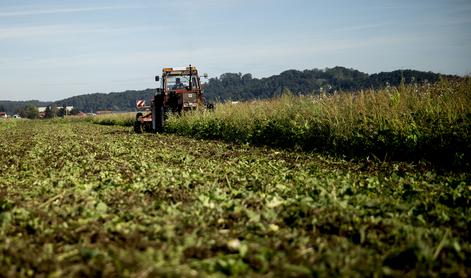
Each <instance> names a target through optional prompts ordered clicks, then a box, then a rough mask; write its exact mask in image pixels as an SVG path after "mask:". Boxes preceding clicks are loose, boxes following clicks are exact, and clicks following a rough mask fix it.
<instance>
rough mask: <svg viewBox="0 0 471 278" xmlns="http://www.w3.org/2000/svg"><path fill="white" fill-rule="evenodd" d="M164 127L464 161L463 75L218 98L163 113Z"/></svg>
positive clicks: (469, 105) (468, 89)
mask: <svg viewBox="0 0 471 278" xmlns="http://www.w3.org/2000/svg"><path fill="white" fill-rule="evenodd" d="M166 131H167V132H173V133H178V134H183V135H190V136H195V137H199V138H210V139H223V140H226V141H233V142H239V143H251V144H257V145H260V144H262V145H269V146H275V147H282V148H286V147H288V148H302V149H305V150H317V151H325V152H330V153H335V154H341V155H346V156H376V157H377V158H379V159H388V158H391V159H400V160H420V159H427V160H431V161H434V162H440V163H445V164H449V165H455V166H456V165H466V164H469V162H470V156H471V154H470V149H471V79H469V78H466V79H464V80H461V81H447V80H442V81H440V82H439V83H437V84H434V85H427V86H417V85H401V86H399V87H397V88H386V89H384V90H366V91H360V92H356V93H353V94H352V93H338V94H335V95H331V96H319V97H296V96H292V95H290V94H286V95H283V96H282V97H280V98H277V99H272V100H266V101H256V102H244V103H239V104H237V105H232V104H221V105H218V106H217V108H216V111H214V112H207V111H205V112H195V113H188V114H185V115H183V116H178V117H177V116H173V117H170V119H169V120H168V121H167V124H166Z"/></svg>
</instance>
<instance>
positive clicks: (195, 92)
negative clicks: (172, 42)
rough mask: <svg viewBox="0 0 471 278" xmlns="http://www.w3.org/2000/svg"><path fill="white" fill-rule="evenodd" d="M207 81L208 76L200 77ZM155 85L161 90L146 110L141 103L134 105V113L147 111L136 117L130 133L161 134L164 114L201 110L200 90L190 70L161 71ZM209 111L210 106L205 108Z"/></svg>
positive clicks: (168, 69) (199, 84)
mask: <svg viewBox="0 0 471 278" xmlns="http://www.w3.org/2000/svg"><path fill="white" fill-rule="evenodd" d="M204 77H205V78H207V77H208V75H207V74H204ZM155 81H156V82H159V81H161V87H160V88H157V92H156V93H155V95H154V98H153V100H152V103H151V105H150V106H146V105H145V101H143V100H138V101H137V102H136V106H137V109H139V110H144V111H147V113H142V112H139V113H137V114H136V121H135V122H134V131H135V132H137V133H141V132H142V130H144V131H146V132H161V131H162V130H163V127H164V123H165V118H166V116H165V115H166V113H168V112H172V113H179V114H180V113H181V112H182V111H189V110H194V109H197V108H198V107H204V105H205V99H204V97H203V88H202V86H201V80H200V76H199V75H198V70H197V69H196V67H194V66H191V65H190V66H189V67H183V68H164V69H163V70H162V78H161V79H160V77H159V76H156V77H155ZM208 107H209V108H211V107H212V105H208Z"/></svg>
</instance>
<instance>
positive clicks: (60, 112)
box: [57, 105, 67, 117]
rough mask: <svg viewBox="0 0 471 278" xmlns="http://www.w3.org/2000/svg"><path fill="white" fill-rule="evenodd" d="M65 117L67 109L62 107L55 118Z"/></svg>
mask: <svg viewBox="0 0 471 278" xmlns="http://www.w3.org/2000/svg"><path fill="white" fill-rule="evenodd" d="M65 115H67V107H66V106H65V105H64V106H63V107H61V108H58V110H57V116H58V117H65Z"/></svg>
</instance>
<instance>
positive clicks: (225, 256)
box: [0, 107, 471, 277]
mask: <svg viewBox="0 0 471 278" xmlns="http://www.w3.org/2000/svg"><path fill="white" fill-rule="evenodd" d="M468 108H469V107H468ZM217 113H221V112H217ZM217 113H216V114H215V115H213V116H212V117H215V116H217V115H219V114H217ZM447 115H448V114H447ZM180 120H181V121H182V122H174V123H173V124H174V127H175V126H177V124H183V120H184V119H180ZM449 120H450V121H454V120H455V119H453V118H451V119H449ZM174 121H178V119H175V120H174ZM465 124H469V121H467V120H465ZM241 127H243V125H241ZM131 129H132V128H130V127H122V126H104V125H94V124H92V123H89V122H79V121H76V122H74V121H0V157H1V158H2V163H1V164H0V270H1V274H0V276H10V277H21V276H25V277H26V276H50V277H78V276H113V277H116V276H118V277H119V276H123V277H127V276H133V277H134V276H135V277H156V276H175V277H193V276H209V275H214V276H224V275H232V276H256V277H257V276H260V277H262V276H263V277H275V276H277V277H280V276H281V277H312V276H321V277H332V276H345V277H355V276H358V277H364V276H404V275H406V276H410V277H413V276H432V277H442V276H461V277H466V276H469V274H470V273H471V267H470V266H471V262H470V258H471V238H470V232H469V228H470V223H471V206H470V205H471V202H470V197H471V193H470V192H471V182H470V181H471V179H470V178H471V174H470V173H469V172H466V171H462V170H459V169H460V168H457V169H455V170H453V171H449V170H443V169H441V170H440V168H436V167H432V166H433V165H431V164H430V163H429V162H420V160H418V161H415V162H381V161H383V159H373V157H370V158H368V159H367V158H366V156H365V157H364V158H363V159H356V160H349V159H347V160H345V159H341V158H338V157H339V156H337V158H334V157H332V156H329V155H328V154H325V153H324V154H320V153H314V152H306V151H303V150H302V148H297V147H294V148H284V147H283V146H282V145H275V146H276V147H278V148H277V149H274V148H271V147H265V146H263V145H266V144H264V142H261V143H262V144H247V143H254V142H251V141H250V140H249V141H248V142H240V141H238V142H237V143H231V142H230V140H228V138H219V139H224V140H225V141H213V140H202V139H194V138H191V137H185V136H180V135H172V134H141V135H136V134H133V133H132V130H131ZM242 129H243V128H242ZM193 130H197V129H193ZM199 137H201V138H202V137H205V136H202V135H201V136H199ZM206 137H210V136H206ZM215 137H216V138H217V136H215ZM279 138H281V136H279ZM417 142H419V141H417ZM467 143H469V142H467ZM254 145H257V146H258V147H256V146H254ZM280 147H281V148H280ZM340 157H341V156H340ZM460 161H462V160H460Z"/></svg>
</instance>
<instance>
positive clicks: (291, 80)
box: [0, 67, 459, 114]
mask: <svg viewBox="0 0 471 278" xmlns="http://www.w3.org/2000/svg"><path fill="white" fill-rule="evenodd" d="M440 77H444V78H459V77H458V76H451V75H440V74H437V73H433V72H423V71H415V70H396V71H392V72H381V73H375V74H371V75H369V74H367V73H363V72H360V71H358V70H355V69H348V68H345V67H334V68H327V69H313V70H304V71H298V70H287V71H284V72H282V73H281V74H279V75H274V76H271V77H267V78H261V79H259V78H253V77H252V75H251V74H250V73H247V74H242V73H225V74H222V75H221V76H220V77H215V78H211V79H209V82H208V83H207V84H206V87H205V95H206V98H207V99H208V100H209V101H215V100H217V101H227V100H250V99H265V98H271V97H274V96H278V95H281V94H282V92H283V91H284V90H286V89H289V90H290V91H291V92H292V93H293V94H295V95H298V94H304V95H306V94H320V93H321V92H325V93H332V92H335V91H354V90H360V89H368V88H375V89H377V88H382V87H385V86H398V85H399V84H400V83H401V80H403V81H404V83H418V84H423V83H425V82H430V83H434V82H436V81H437V80H438V79H439V78H440ZM156 86H157V84H156ZM154 92H155V89H146V90H141V91H125V92H120V93H109V94H102V93H95V94H87V95H80V96H74V97H71V98H67V99H63V100H59V101H56V102H54V105H56V106H58V107H62V106H64V105H67V106H74V107H75V108H77V109H78V110H80V111H83V112H95V111H99V110H113V111H134V110H135V103H136V100H137V99H146V100H149V99H151V97H152V96H153V94H154ZM26 104H33V105H37V106H45V105H49V104H50V103H48V102H37V101H32V102H31V101H30V102H12V101H8V102H6V101H0V109H1V108H2V106H3V109H4V110H6V112H8V113H10V114H11V113H14V112H15V110H17V109H18V108H20V107H23V106H25V105H26Z"/></svg>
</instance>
